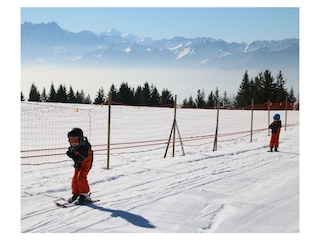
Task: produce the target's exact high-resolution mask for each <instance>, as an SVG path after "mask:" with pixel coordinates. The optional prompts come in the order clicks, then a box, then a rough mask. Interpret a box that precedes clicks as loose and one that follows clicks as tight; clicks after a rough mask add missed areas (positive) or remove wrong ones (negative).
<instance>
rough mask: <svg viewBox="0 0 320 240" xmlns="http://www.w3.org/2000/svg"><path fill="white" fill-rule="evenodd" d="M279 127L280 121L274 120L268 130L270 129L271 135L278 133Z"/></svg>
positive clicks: (280, 125)
mask: <svg viewBox="0 0 320 240" xmlns="http://www.w3.org/2000/svg"><path fill="white" fill-rule="evenodd" d="M281 127H282V124H281V120H275V121H273V122H272V123H271V124H270V126H269V128H270V129H271V133H278V129H280V128H281Z"/></svg>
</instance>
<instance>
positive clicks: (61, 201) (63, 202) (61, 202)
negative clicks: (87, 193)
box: [54, 198, 100, 208]
mask: <svg viewBox="0 0 320 240" xmlns="http://www.w3.org/2000/svg"><path fill="white" fill-rule="evenodd" d="M99 201H100V200H99V199H91V200H90V201H86V202H84V203H82V204H79V203H78V201H77V200H75V201H74V202H71V203H69V202H68V200H67V199H65V198H58V199H56V200H54V203H55V204H56V205H57V206H58V207H62V208H68V207H73V206H81V205H86V204H90V203H95V202H99Z"/></svg>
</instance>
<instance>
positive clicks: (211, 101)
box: [206, 91, 215, 108]
mask: <svg viewBox="0 0 320 240" xmlns="http://www.w3.org/2000/svg"><path fill="white" fill-rule="evenodd" d="M214 105H215V104H214V97H213V92H212V91H211V92H210V94H209V95H208V100H207V103H206V106H207V107H209V108H212V107H213V106H214Z"/></svg>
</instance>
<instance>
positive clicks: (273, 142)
mask: <svg viewBox="0 0 320 240" xmlns="http://www.w3.org/2000/svg"><path fill="white" fill-rule="evenodd" d="M276 135H277V134H274V133H272V134H271V137H270V144H269V147H270V149H271V148H273V147H274V146H275V139H276Z"/></svg>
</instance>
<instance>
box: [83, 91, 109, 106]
mask: <svg viewBox="0 0 320 240" xmlns="http://www.w3.org/2000/svg"><path fill="white" fill-rule="evenodd" d="M83 99H84V98H83ZM105 100H106V96H105V94H104V90H103V88H99V91H98V93H97V97H96V98H95V100H94V102H93V104H101V103H104V102H105Z"/></svg>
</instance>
